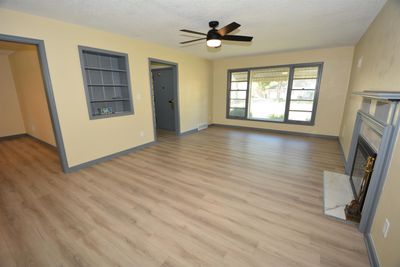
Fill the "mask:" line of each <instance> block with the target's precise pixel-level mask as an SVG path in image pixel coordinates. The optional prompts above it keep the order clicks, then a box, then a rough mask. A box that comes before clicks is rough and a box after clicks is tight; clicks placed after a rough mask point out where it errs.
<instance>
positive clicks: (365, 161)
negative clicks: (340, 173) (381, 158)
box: [350, 135, 376, 208]
mask: <svg viewBox="0 0 400 267" xmlns="http://www.w3.org/2000/svg"><path fill="white" fill-rule="evenodd" d="M375 158H376V152H375V150H374V149H373V148H372V147H371V146H370V145H369V144H368V142H367V141H366V140H365V139H364V138H363V137H362V136H361V135H360V136H359V138H358V143H357V150H356V154H355V158H354V163H353V168H352V170H351V174H350V183H351V187H352V189H353V194H354V199H355V200H357V201H359V202H360V206H361V208H362V206H363V204H364V203H363V201H364V198H365V194H366V193H367V190H368V184H369V179H370V177H371V175H372V169H373V164H374V161H375Z"/></svg>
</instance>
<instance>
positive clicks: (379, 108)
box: [345, 91, 400, 233]
mask: <svg viewBox="0 0 400 267" xmlns="http://www.w3.org/2000/svg"><path fill="white" fill-rule="evenodd" d="M353 94H354V95H359V96H362V103H361V107H360V109H359V110H358V111H357V115H356V121H355V123H354V128H353V136H352V139H351V144H350V149H349V154H348V158H347V161H346V174H348V175H349V177H351V178H350V182H349V184H348V186H349V187H350V188H348V189H349V191H348V193H349V194H348V197H349V198H348V200H347V201H350V199H351V198H354V199H353V200H352V201H351V202H350V203H349V204H348V205H347V206H346V211H345V212H346V216H347V217H349V219H353V220H355V221H359V222H360V224H359V230H360V231H361V232H363V233H369V232H370V231H371V225H372V222H373V218H374V216H375V211H376V207H377V205H378V200H379V196H380V194H381V191H382V188H383V185H384V182H385V178H386V176H387V172H388V169H389V166H390V162H391V159H392V154H393V148H394V145H395V143H396V139H397V136H398V133H399V132H400V92H399V91H398V92H394V91H393V92H386V91H363V92H355V93H353ZM351 191H353V193H354V196H353V195H352V192H351Z"/></svg>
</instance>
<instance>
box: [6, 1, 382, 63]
mask: <svg viewBox="0 0 400 267" xmlns="http://www.w3.org/2000/svg"><path fill="white" fill-rule="evenodd" d="M385 2H386V0H197V1H188V0H65V1H57V0H0V7H4V8H8V9H14V10H19V11H22V12H26V13H30V14H35V15H40V16H45V17H50V18H54V19H58V20H62V21H66V22H70V23H75V24H80V25H86V26H90V27H94V28H98V29H102V30H106V31H112V32H117V33H121V34H124V35H128V36H131V37H134V38H139V39H144V40H148V41H152V42H156V43H159V44H162V45H166V46H169V47H174V48H178V49H180V50H183V51H186V52H190V53H193V54H196V55H198V56H201V57H205V58H209V59H215V58H222V57H231V56H242V55H250V54H260V53H272V52H278V51H292V50H301V49H310V48H322V47H333V46H342V45H354V44H355V43H356V42H357V41H358V40H359V39H360V37H361V36H362V34H363V33H364V32H365V30H366V29H367V28H368V26H369V24H370V23H371V22H372V20H373V19H374V18H375V16H376V15H377V13H378V12H379V10H380V9H381V7H382V6H383V4H384V3H385ZM210 20H218V21H220V26H224V25H226V24H228V23H230V22H232V21H236V22H238V23H239V24H241V25H242V27H241V28H240V29H239V30H238V31H236V32H234V33H236V34H240V35H252V36H254V39H253V42H252V43H251V44H250V45H247V44H233V43H232V42H227V41H224V42H223V45H222V47H221V48H218V49H207V47H206V45H205V42H198V43H195V44H192V45H185V46H182V45H179V42H181V41H186V40H190V39H191V37H198V36H194V35H192V36H190V35H188V34H184V33H182V32H179V29H182V28H185V29H191V30H196V31H201V32H207V31H208V30H209V28H208V21H210ZM200 37H201V36H200Z"/></svg>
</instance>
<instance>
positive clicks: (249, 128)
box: [210, 123, 339, 140]
mask: <svg viewBox="0 0 400 267" xmlns="http://www.w3.org/2000/svg"><path fill="white" fill-rule="evenodd" d="M210 127H224V128H236V129H247V130H254V131H261V132H269V133H278V134H288V135H298V136H306V137H317V138H324V139H331V140H338V139H339V137H338V136H334V135H324V134H311V133H302V132H291V131H284V130H275V129H265V128H257V127H248V126H239V125H229V124H218V123H213V124H210Z"/></svg>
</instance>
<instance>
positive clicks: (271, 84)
mask: <svg viewBox="0 0 400 267" xmlns="http://www.w3.org/2000/svg"><path fill="white" fill-rule="evenodd" d="M322 65H323V64H322V63H312V64H301V65H289V66H278V67H265V68H254V69H246V70H238V71H235V70H230V71H228V75H229V82H228V108H227V117H228V118H231V119H247V120H259V121H269V122H281V123H298V124H308V125H313V124H314V119H315V111H316V103H317V97H318V90H319V82H320V79H321V73H322Z"/></svg>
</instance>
